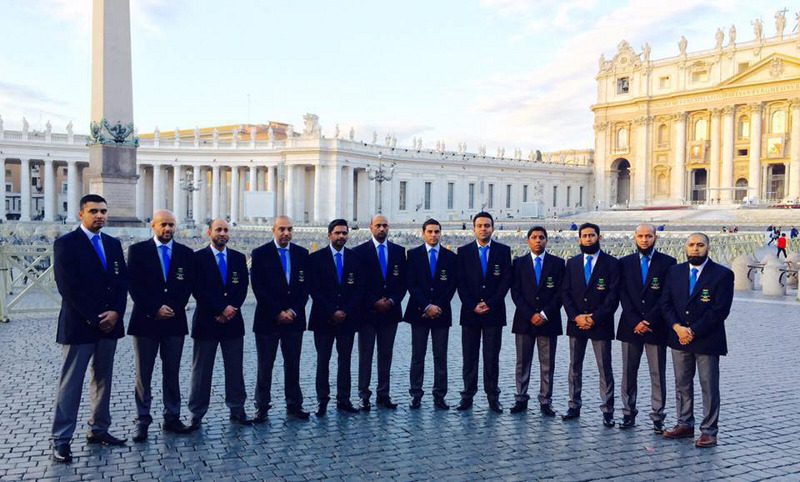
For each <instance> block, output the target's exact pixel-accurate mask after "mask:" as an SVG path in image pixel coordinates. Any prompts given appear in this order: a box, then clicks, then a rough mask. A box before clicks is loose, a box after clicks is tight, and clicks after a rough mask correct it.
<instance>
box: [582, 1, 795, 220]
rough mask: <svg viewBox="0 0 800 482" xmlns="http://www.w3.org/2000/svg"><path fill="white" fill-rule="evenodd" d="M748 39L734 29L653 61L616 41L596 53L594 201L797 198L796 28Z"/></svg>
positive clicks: (757, 27) (757, 25)
mask: <svg viewBox="0 0 800 482" xmlns="http://www.w3.org/2000/svg"><path fill="white" fill-rule="evenodd" d="M785 29H786V19H785V16H784V13H782V12H778V13H777V14H775V35H774V36H772V37H769V38H767V37H765V35H764V27H763V25H762V23H761V21H760V20H755V21H754V22H753V34H754V37H755V39H753V40H748V41H746V42H741V43H739V42H737V41H736V28H735V27H731V28H730V30H729V31H728V33H727V35H725V33H724V32H723V31H722V30H718V31H717V32H716V34H715V40H716V45H715V47H714V48H712V49H709V50H704V51H699V52H687V44H688V41H687V40H686V38H685V37H681V39H680V41H679V42H678V51H679V53H678V55H677V56H675V57H670V58H665V59H660V60H651V59H650V47H649V45H647V44H645V46H644V47H643V49H642V51H641V52H640V53H637V52H635V51H634V49H633V48H632V47H631V46H630V45H629V44H628V43H627V42H626V41H622V42H620V44H619V46H618V49H617V52H616V54H615V55H614V56H613V58H611V59H610V60H606V58H605V57H604V56H601V58H600V63H599V73H598V74H597V103H596V104H595V105H593V106H592V110H593V112H594V129H595V165H594V168H595V195H596V204H597V205H599V206H600V207H601V208H606V207H615V206H616V207H624V206H630V207H636V206H675V205H685V204H714V205H716V204H732V203H747V204H762V205H763V204H766V205H770V204H780V203H797V202H798V198H800V34H798V33H797V29H795V30H794V31H793V32H792V33H791V34H785V33H784V30H785Z"/></svg>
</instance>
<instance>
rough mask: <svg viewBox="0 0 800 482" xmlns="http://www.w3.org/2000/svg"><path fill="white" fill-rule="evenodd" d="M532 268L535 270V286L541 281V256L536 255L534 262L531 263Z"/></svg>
mask: <svg viewBox="0 0 800 482" xmlns="http://www.w3.org/2000/svg"><path fill="white" fill-rule="evenodd" d="M533 270H534V271H535V272H536V286H539V284H540V283H541V281H542V258H540V257H538V256H537V257H536V263H535V264H534V265H533Z"/></svg>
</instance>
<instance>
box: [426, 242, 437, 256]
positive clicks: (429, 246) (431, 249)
mask: <svg viewBox="0 0 800 482" xmlns="http://www.w3.org/2000/svg"><path fill="white" fill-rule="evenodd" d="M425 251H427V252H428V254H430V253H431V251H436V254H439V243H436V244H434V245H433V246H431V245H430V244H428V243H425Z"/></svg>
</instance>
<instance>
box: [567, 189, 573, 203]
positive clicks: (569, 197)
mask: <svg viewBox="0 0 800 482" xmlns="http://www.w3.org/2000/svg"><path fill="white" fill-rule="evenodd" d="M571 202H572V186H567V207H570V203H571Z"/></svg>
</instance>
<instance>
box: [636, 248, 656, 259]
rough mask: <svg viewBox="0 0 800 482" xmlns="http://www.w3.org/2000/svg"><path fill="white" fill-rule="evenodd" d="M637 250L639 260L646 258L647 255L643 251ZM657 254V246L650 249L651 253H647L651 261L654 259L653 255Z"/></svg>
mask: <svg viewBox="0 0 800 482" xmlns="http://www.w3.org/2000/svg"><path fill="white" fill-rule="evenodd" d="M637 252H638V253H639V260H640V261H641V259H642V258H644V257H645V255H643V254H642V252H641V251H637ZM655 254H656V248H653V250H652V251H650V254H649V255H647V257H648V258H649V259H650V261H652V260H653V256H655Z"/></svg>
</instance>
